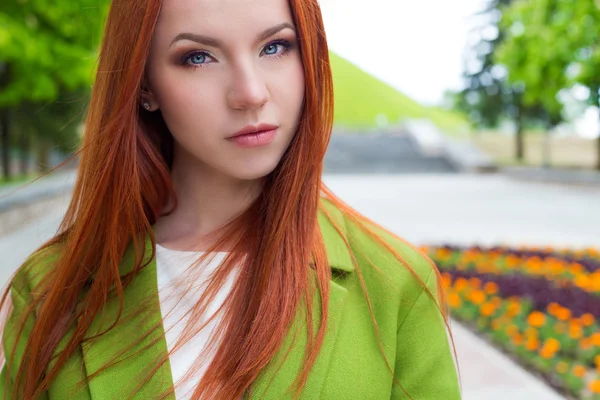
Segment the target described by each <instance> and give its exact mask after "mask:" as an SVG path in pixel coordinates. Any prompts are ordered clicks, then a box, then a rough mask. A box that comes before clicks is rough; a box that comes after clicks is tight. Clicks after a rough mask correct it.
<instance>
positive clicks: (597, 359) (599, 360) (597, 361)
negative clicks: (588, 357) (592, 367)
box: [594, 354, 600, 367]
mask: <svg viewBox="0 0 600 400" xmlns="http://www.w3.org/2000/svg"><path fill="white" fill-rule="evenodd" d="M594 363H595V364H596V366H598V367H600V354H598V355H597V356H596V357H594Z"/></svg>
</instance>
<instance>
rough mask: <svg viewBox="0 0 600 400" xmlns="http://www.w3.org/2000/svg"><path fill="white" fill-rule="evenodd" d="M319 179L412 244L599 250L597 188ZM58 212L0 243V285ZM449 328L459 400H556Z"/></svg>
mask: <svg viewBox="0 0 600 400" xmlns="http://www.w3.org/2000/svg"><path fill="white" fill-rule="evenodd" d="M324 182H325V183H326V184H327V185H328V186H329V187H330V188H331V189H332V190H333V191H334V193H336V194H337V195H338V196H340V197H341V198H342V199H344V200H345V201H346V202H348V203H349V204H350V205H351V206H353V207H355V208H356V209H358V210H359V211H360V212H362V213H364V214H365V215H367V216H368V217H371V218H372V219H374V220H375V221H377V222H379V223H381V224H382V225H384V226H386V227H388V228H389V229H391V230H392V231H394V232H396V233H397V234H399V235H401V236H403V237H404V238H406V239H408V240H410V241H412V242H414V243H417V244H432V243H456V244H475V243H477V244H492V243H494V244H498V243H507V244H515V245H519V244H536V245H557V246H560V247H563V246H574V247H581V246H594V247H599V246H600V242H599V238H598V234H597V232H598V226H600V213H598V210H600V188H589V187H572V186H569V187H565V186H555V185H548V184H532V183H525V182H519V181H514V180H511V179H508V178H506V177H503V176H502V175H493V176H473V175H447V174H444V175H396V176H393V175H343V176H342V175H338V176H333V175H330V176H326V177H325V179H324ZM65 210H66V204H64V205H63V206H61V207H57V208H56V209H55V210H54V211H53V212H51V213H44V214H43V215H40V219H39V220H36V221H34V222H32V223H30V224H29V225H27V226H25V227H23V228H21V229H20V230H18V231H15V232H14V233H13V234H11V235H9V236H6V237H3V238H0V254H3V268H2V269H1V270H0V271H1V274H2V275H1V276H0V279H1V283H2V284H4V283H5V282H6V280H7V279H8V277H9V276H10V274H11V273H12V271H14V269H15V268H17V266H18V265H19V264H20V263H21V262H22V261H23V260H24V259H25V257H26V256H27V255H28V254H29V253H30V252H31V251H33V249H34V248H35V247H37V246H38V245H39V244H41V243H42V242H43V241H44V240H46V239H48V238H50V237H51V235H52V234H53V233H54V232H55V230H56V228H57V225H58V223H59V221H60V219H61V217H62V214H63V213H64V211H65ZM452 326H453V332H454V336H455V341H456V345H457V350H458V362H459V365H460V368H461V372H462V384H463V393H464V399H465V400H484V399H485V400H496V399H507V398H510V399H511V400H530V399H544V400H555V399H556V400H558V399H562V397H561V396H559V395H557V394H556V393H554V392H553V391H552V390H551V389H550V388H548V387H547V386H545V385H544V384H543V383H542V382H541V381H539V380H537V379H536V378H535V377H533V376H532V375H531V374H529V373H528V372H526V371H524V370H523V369H522V368H520V367H519V366H518V365H516V364H515V363H513V362H512V361H510V360H509V359H507V358H506V357H505V356H504V355H502V354H501V353H499V352H498V351H496V350H495V349H493V348H492V347H490V346H488V345H487V344H486V343H485V342H484V341H482V340H481V339H479V338H478V337H477V336H475V335H473V334H472V333H470V332H469V331H467V330H466V329H464V328H463V327H461V326H460V325H459V324H458V323H457V322H453V325H452Z"/></svg>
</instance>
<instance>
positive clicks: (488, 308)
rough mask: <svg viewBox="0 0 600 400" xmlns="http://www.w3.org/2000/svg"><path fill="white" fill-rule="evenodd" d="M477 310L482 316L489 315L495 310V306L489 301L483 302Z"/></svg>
mask: <svg viewBox="0 0 600 400" xmlns="http://www.w3.org/2000/svg"><path fill="white" fill-rule="evenodd" d="M479 312H480V313H481V315H483V316H484V317H491V316H492V315H494V313H495V312H496V306H494V305H493V304H492V303H489V302H488V303H485V304H483V305H482V306H481V308H480V309H479Z"/></svg>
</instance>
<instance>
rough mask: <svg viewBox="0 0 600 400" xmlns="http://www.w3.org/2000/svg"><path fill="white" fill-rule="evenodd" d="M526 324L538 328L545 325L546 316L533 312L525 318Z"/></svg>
mask: <svg viewBox="0 0 600 400" xmlns="http://www.w3.org/2000/svg"><path fill="white" fill-rule="evenodd" d="M527 323H528V324H529V325H531V326H535V327H536V328H540V327H542V326H544V325H545V324H546V316H545V315H544V314H543V313H541V312H539V311H534V312H532V313H531V314H529V317H527Z"/></svg>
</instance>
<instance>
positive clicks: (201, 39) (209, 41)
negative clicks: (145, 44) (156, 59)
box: [169, 22, 296, 48]
mask: <svg viewBox="0 0 600 400" xmlns="http://www.w3.org/2000/svg"><path fill="white" fill-rule="evenodd" d="M286 28H287V29H291V30H293V31H294V32H296V29H295V28H294V26H293V25H292V24H290V23H289V22H284V23H281V24H279V25H275V26H273V27H271V28H268V29H265V30H264V31H263V32H261V33H260V34H259V35H258V37H257V41H259V42H260V41H261V40H265V39H267V38H269V37H271V36H273V35H274V34H276V33H277V32H279V31H282V30H284V29H286ZM180 40H191V41H192V42H196V43H200V44H203V45H205V46H211V47H222V43H221V41H220V40H219V39H215V38H211V37H208V36H204V35H198V34H195V33H189V32H183V33H180V34H179V35H177V36H176V37H175V39H173V41H171V44H170V45H169V48H170V47H171V46H173V44H174V43H175V42H178V41H180Z"/></svg>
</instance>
